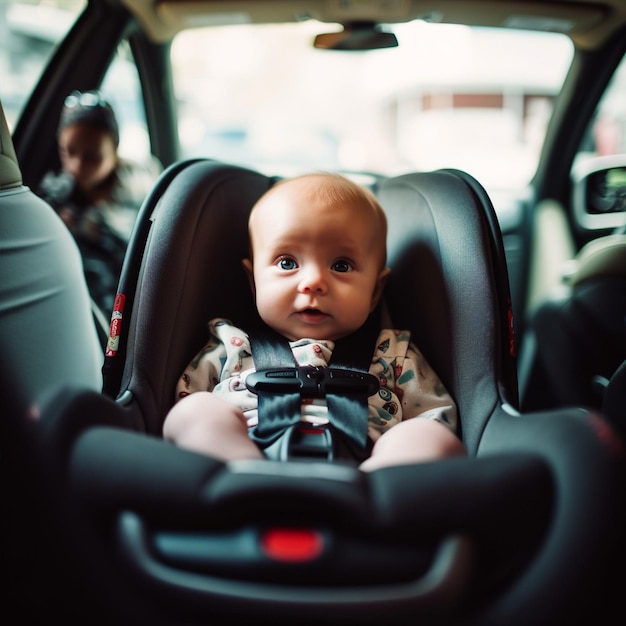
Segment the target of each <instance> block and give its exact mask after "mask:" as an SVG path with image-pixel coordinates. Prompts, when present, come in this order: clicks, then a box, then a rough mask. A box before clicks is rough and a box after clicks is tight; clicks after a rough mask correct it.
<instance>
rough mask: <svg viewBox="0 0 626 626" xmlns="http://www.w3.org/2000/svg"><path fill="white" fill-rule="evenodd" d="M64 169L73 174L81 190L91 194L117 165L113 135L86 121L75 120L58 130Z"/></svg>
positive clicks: (60, 154)
mask: <svg viewBox="0 0 626 626" xmlns="http://www.w3.org/2000/svg"><path fill="white" fill-rule="evenodd" d="M59 156H60V158H61V165H62V167H63V171H65V172H67V173H69V174H71V175H72V176H73V177H74V180H75V181H76V184H77V186H78V187H79V189H81V191H83V192H84V193H86V194H89V193H90V192H91V191H92V190H93V189H94V188H95V187H97V186H98V185H99V184H100V183H102V181H104V180H105V179H106V178H107V177H108V176H109V175H110V174H111V172H113V170H114V169H115V168H116V167H117V150H116V147H115V142H114V140H113V137H111V135H110V134H109V133H108V132H107V131H106V130H101V129H99V128H93V127H92V126H88V125H87V124H72V125H70V126H67V127H65V128H64V129H63V130H62V131H61V133H60V134H59Z"/></svg>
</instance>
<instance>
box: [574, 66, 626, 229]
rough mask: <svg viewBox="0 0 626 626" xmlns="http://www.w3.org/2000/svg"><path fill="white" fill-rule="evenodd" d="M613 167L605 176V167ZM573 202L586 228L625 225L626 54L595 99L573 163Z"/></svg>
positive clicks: (578, 219) (577, 215)
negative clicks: (599, 97) (603, 89)
mask: <svg viewBox="0 0 626 626" xmlns="http://www.w3.org/2000/svg"><path fill="white" fill-rule="evenodd" d="M609 167H610V168H613V169H612V170H611V173H610V174H608V175H606V176H605V175H604V174H602V173H601V172H603V171H605V168H609ZM571 180H572V183H573V194H572V203H573V211H574V216H575V217H576V220H577V222H578V224H579V225H580V226H581V227H582V228H583V229H586V230H592V231H593V230H602V229H607V228H609V229H611V228H624V225H625V224H626V212H625V210H626V203H625V200H624V198H625V192H624V190H625V189H626V55H625V56H624V57H623V58H622V61H621V63H620V64H619V66H618V67H617V69H616V71H615V73H614V74H613V77H612V78H611V80H610V82H609V84H608V86H607V88H606V90H605V92H604V94H603V96H602V98H601V99H600V101H599V102H598V105H597V107H596V110H595V112H594V115H593V116H592V118H591V121H590V123H589V126H588V128H587V131H586V133H585V134H584V136H583V141H582V143H581V145H580V148H579V151H578V153H577V154H576V158H575V160H574V163H573V165H572V171H571Z"/></svg>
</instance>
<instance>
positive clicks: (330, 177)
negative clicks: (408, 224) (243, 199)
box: [250, 171, 387, 265]
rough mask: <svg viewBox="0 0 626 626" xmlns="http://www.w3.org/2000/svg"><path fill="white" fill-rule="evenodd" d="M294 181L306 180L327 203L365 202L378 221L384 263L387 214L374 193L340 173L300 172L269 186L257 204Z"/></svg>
mask: <svg viewBox="0 0 626 626" xmlns="http://www.w3.org/2000/svg"><path fill="white" fill-rule="evenodd" d="M294 181H306V182H310V183H311V184H310V186H309V189H310V191H311V192H312V194H314V195H316V196H317V197H318V198H320V199H322V200H324V201H326V202H328V203H343V202H345V203H349V202H361V203H365V204H367V205H368V206H369V207H370V208H371V209H372V210H373V211H374V214H375V215H376V219H377V220H378V222H379V227H380V237H381V240H382V241H383V253H384V254H383V265H384V264H385V263H386V256H387V253H386V249H387V245H386V242H387V216H386V215H385V211H384V210H383V208H382V206H381V205H380V203H379V202H378V199H377V198H376V196H375V195H374V193H373V192H372V191H371V190H370V189H368V188H367V187H364V186H363V185H359V184H358V183H355V182H354V181H352V180H350V179H349V178H346V177H345V176H342V175H341V174H337V173H335V172H323V171H321V172H311V173H308V174H300V175H298V176H294V177H292V178H284V179H282V180H280V181H279V182H277V183H276V184H275V185H274V186H273V187H271V188H270V189H269V190H268V191H266V192H265V194H263V196H261V198H260V199H259V200H258V201H257V204H259V203H260V202H261V200H263V199H264V198H265V197H266V196H269V195H271V194H272V193H273V191H274V190H275V189H278V188H280V187H282V186H283V185H288V184H289V183H291V182H294ZM320 181H327V182H330V183H331V184H326V185H319V184H316V183H318V182H320ZM255 207H256V204H255V206H254V207H252V211H251V213H250V215H252V213H253V212H254V208H255Z"/></svg>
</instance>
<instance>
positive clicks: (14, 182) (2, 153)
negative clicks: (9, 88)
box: [0, 102, 22, 191]
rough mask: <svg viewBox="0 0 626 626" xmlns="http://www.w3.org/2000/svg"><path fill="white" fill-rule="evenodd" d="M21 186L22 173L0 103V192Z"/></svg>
mask: <svg viewBox="0 0 626 626" xmlns="http://www.w3.org/2000/svg"><path fill="white" fill-rule="evenodd" d="M21 184H22V172H21V170H20V166H19V165H18V164H17V156H16V154H15V148H14V147H13V140H12V139H11V133H10V132H9V125H8V123H7V120H6V117H5V115H4V108H3V107H2V103H1V102H0V191H1V190H4V189H12V188H14V187H19V186H20V185H21Z"/></svg>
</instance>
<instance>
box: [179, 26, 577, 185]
mask: <svg viewBox="0 0 626 626" xmlns="http://www.w3.org/2000/svg"><path fill="white" fill-rule="evenodd" d="M389 29H390V28H389ZM329 30H332V25H328V24H320V23H319V22H316V21H314V20H310V21H306V22H302V23H297V24H286V25H264V26H259V25H255V26H252V25H245V24H242V25H234V26H219V27H211V28H205V29H197V30H189V31H187V32H183V33H181V34H179V35H178V36H177V37H176V38H175V40H174V42H173V46H172V64H173V68H174V82H175V90H176V96H177V100H178V103H179V136H180V139H181V144H182V151H183V155H184V156H186V157H191V156H208V157H213V158H219V159H221V160H227V161H231V162H237V163H241V164H244V165H251V166H254V167H256V168H258V169H261V170H264V171H267V172H268V173H272V174H275V173H277V171H279V172H280V173H289V172H290V170H304V169H317V168H325V169H328V168H336V169H339V170H343V171H361V172H363V171H375V172H380V173H382V174H395V173H400V172H403V171H407V170H416V169H420V170H430V169H434V168H438V167H458V168H461V169H464V170H466V171H468V172H470V173H472V174H474V175H475V176H476V177H477V178H478V179H479V180H481V182H483V183H484V184H485V186H486V187H487V188H488V189H510V188H519V187H524V186H525V185H526V184H527V183H528V182H529V181H530V179H531V178H532V176H533V174H534V171H535V168H536V165H537V162H538V156H539V152H540V149H541V145H542V143H543V139H544V134H545V129H546V125H547V122H548V120H549V117H550V115H551V112H552V107H553V101H554V98H555V97H556V94H557V93H558V92H559V90H560V88H561V86H562V83H563V80H564V78H565V74H566V72H567V70H568V68H569V65H570V62H571V59H572V54H573V48H572V45H571V42H570V41H569V39H568V38H566V37H565V36H563V35H559V34H556V33H529V32H525V31H514V30H506V31H504V32H502V31H496V30H494V29H485V28H469V27H465V26H453V25H443V24H430V23H426V22H423V21H415V22H411V23H408V24H403V25H399V26H396V27H394V32H395V33H396V35H397V37H398V39H399V42H400V45H399V46H398V47H397V48H392V49H382V50H374V51H368V52H358V53H356V52H348V53H346V52H339V51H331V50H319V49H314V48H313V45H312V41H313V38H314V36H315V35H316V34H318V33H321V32H328V31H329ZM285 50H289V54H285V52H284V51H285ZM546 58H549V59H550V63H545V59H546Z"/></svg>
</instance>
